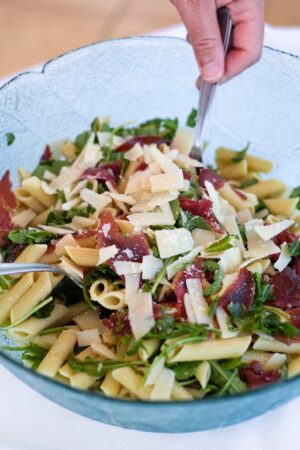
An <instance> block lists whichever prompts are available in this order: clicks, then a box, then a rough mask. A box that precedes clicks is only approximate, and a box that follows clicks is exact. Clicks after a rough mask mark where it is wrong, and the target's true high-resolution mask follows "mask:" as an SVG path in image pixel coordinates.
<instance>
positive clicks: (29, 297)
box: [10, 272, 52, 323]
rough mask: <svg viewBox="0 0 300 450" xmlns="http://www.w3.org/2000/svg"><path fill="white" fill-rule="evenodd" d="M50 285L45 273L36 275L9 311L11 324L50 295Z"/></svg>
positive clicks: (47, 275)
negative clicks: (35, 278)
mask: <svg viewBox="0 0 300 450" xmlns="http://www.w3.org/2000/svg"><path fill="white" fill-rule="evenodd" d="M51 291H52V284H51V279H50V276H49V274H48V273H47V272H44V273H41V274H39V275H38V278H37V280H36V281H35V282H34V283H33V285H32V286H31V287H30V288H29V289H28V290H27V291H26V292H25V293H24V294H23V295H22V296H21V297H20V298H19V300H17V301H16V302H15V303H14V305H13V306H12V308H11V310H10V320H11V322H12V323H13V322H16V321H17V320H19V319H20V318H21V317H23V316H24V315H25V314H26V313H28V312H29V311H31V310H32V308H34V307H35V306H36V305H38V304H39V303H40V302H41V301H42V300H44V299H45V298H46V297H48V296H49V295H50V293H51Z"/></svg>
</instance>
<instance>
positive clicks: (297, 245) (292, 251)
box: [286, 239, 300, 257]
mask: <svg viewBox="0 0 300 450" xmlns="http://www.w3.org/2000/svg"><path fill="white" fill-rule="evenodd" d="M286 247H287V251H288V254H289V255H290V256H292V257H293V256H299V255H300V239H297V240H296V241H294V242H291V243H290V244H288V245H287V246H286Z"/></svg>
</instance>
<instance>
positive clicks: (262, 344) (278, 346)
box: [253, 337, 300, 355]
mask: <svg viewBox="0 0 300 450" xmlns="http://www.w3.org/2000/svg"><path fill="white" fill-rule="evenodd" d="M253 349H254V350H262V351H266V352H274V353H278V352H279V353H287V354H290V355H293V354H297V353H300V342H294V343H293V344H290V345H287V344H284V343H283V342H280V341H277V340H276V339H266V338H263V337H259V338H258V339H257V341H256V342H255V343H254V345H253Z"/></svg>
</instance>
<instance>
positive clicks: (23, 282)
mask: <svg viewBox="0 0 300 450" xmlns="http://www.w3.org/2000/svg"><path fill="white" fill-rule="evenodd" d="M33 282H34V281H33V273H27V274H26V275H24V276H23V277H22V278H20V279H19V280H18V281H17V283H16V284H15V285H14V286H12V287H11V288H10V289H8V290H7V291H6V292H5V293H4V294H2V295H1V296H0V324H3V323H4V322H5V321H6V320H7V319H8V318H9V315H10V310H11V308H12V307H13V305H14V304H15V303H16V302H17V301H18V300H19V298H20V297H22V295H24V294H25V292H26V291H28V289H29V288H30V287H31V286H32V285H33Z"/></svg>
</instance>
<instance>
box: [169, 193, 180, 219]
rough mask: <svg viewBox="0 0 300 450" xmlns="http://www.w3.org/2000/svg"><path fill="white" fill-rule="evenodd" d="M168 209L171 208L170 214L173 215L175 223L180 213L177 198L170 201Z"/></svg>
mask: <svg viewBox="0 0 300 450" xmlns="http://www.w3.org/2000/svg"><path fill="white" fill-rule="evenodd" d="M170 207H171V210H172V214H173V217H174V220H175V221H176V220H177V219H178V216H179V214H180V211H181V209H180V203H179V200H178V198H176V199H175V200H172V201H171V202H170Z"/></svg>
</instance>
